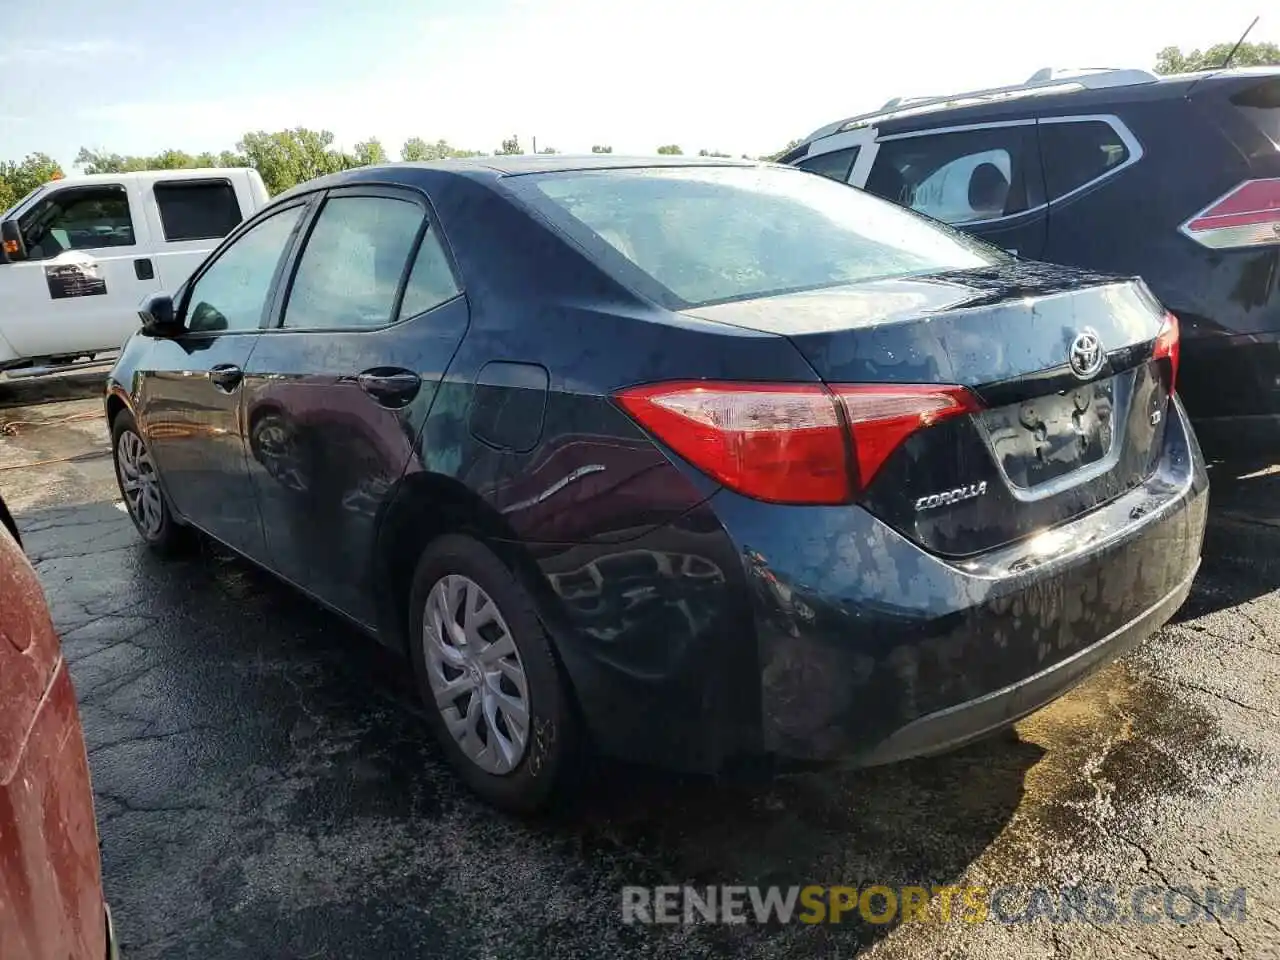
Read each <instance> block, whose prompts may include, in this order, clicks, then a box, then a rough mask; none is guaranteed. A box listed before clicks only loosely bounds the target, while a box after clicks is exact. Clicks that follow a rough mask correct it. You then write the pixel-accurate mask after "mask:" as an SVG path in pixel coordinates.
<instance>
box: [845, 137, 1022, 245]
mask: <svg viewBox="0 0 1280 960" xmlns="http://www.w3.org/2000/svg"><path fill="white" fill-rule="evenodd" d="M1034 133H1035V128H1034V127H1032V126H1031V125H1030V124H1022V125H1017V126H1009V127H989V128H986V129H980V130H963V131H958V132H955V133H936V134H927V135H925V136H912V137H903V138H901V139H897V140H885V141H882V142H881V144H880V150H879V152H877V154H876V161H875V164H874V166H872V168H871V175H870V176H869V177H868V179H867V187H866V188H867V190H869V191H870V192H872V193H874V194H876V195H877V196H881V197H884V198H885V199H886V200H892V201H893V202H894V203H900V204H902V205H903V206H904V207H910V208H911V209H912V210H918V211H919V212H920V213H924V214H928V215H929V216H931V217H934V218H936V219H938V220H944V221H946V222H947V223H957V224H959V223H976V222H981V221H983V220H995V219H997V218H999V217H1007V216H1009V215H1011V214H1015V213H1020V212H1022V211H1023V210H1026V209H1027V187H1026V178H1025V176H1024V173H1023V171H1024V170H1025V164H1026V161H1027V156H1028V155H1029V154H1030V151H1029V149H1028V144H1029V143H1030V137H1031V136H1033V135H1034Z"/></svg>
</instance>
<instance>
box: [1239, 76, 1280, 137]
mask: <svg viewBox="0 0 1280 960" xmlns="http://www.w3.org/2000/svg"><path fill="white" fill-rule="evenodd" d="M1231 102H1232V103H1234V104H1235V105H1236V109H1238V110H1239V111H1240V112H1241V113H1242V114H1244V116H1245V118H1246V119H1247V120H1248V121H1249V122H1250V123H1252V124H1253V125H1254V126H1255V127H1257V128H1258V129H1259V130H1260V131H1262V134H1263V136H1265V137H1266V138H1267V139H1268V140H1270V141H1271V142H1272V143H1274V144H1275V145H1276V146H1277V147H1280V79H1277V80H1268V81H1267V82H1266V83H1260V84H1258V86H1256V87H1250V88H1249V89H1248V90H1242V91H1240V92H1239V93H1237V94H1236V95H1235V96H1233V97H1232V98H1231Z"/></svg>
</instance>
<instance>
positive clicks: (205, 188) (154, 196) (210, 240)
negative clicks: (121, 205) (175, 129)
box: [142, 171, 256, 292]
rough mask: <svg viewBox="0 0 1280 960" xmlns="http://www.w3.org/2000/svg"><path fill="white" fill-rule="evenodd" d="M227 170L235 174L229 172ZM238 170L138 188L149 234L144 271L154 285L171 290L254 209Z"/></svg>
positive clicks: (176, 173)
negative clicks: (149, 253) (149, 250)
mask: <svg viewBox="0 0 1280 960" xmlns="http://www.w3.org/2000/svg"><path fill="white" fill-rule="evenodd" d="M232 174H237V175H236V176H234V177H233V176H232ZM238 174H239V172H238V171H228V176H226V177H199V178H191V177H184V176H182V175H181V172H180V171H174V176H173V177H172V178H167V179H163V180H156V181H154V182H153V183H149V184H147V185H146V186H144V187H143V188H142V189H143V191H144V193H145V194H146V195H147V196H146V199H147V200H148V201H149V202H147V203H146V204H145V210H146V213H147V218H148V226H149V228H150V231H151V235H152V236H153V237H154V238H155V244H154V253H153V256H152V257H151V258H150V263H149V264H148V266H149V272H151V273H152V275H153V276H154V277H155V286H156V289H157V290H165V291H169V292H172V291H174V290H177V289H178V287H180V286H181V285H182V284H183V282H184V281H185V280H186V279H187V278H188V277H189V276H191V274H192V272H194V271H195V269H196V267H198V266H200V264H201V263H202V262H203V261H204V258H205V257H206V256H208V255H209V251H211V250H213V249H214V248H215V247H216V246H217V245H218V244H219V243H221V242H222V238H223V237H225V236H227V235H228V234H230V233H231V231H232V230H234V229H235V228H236V227H238V226H239V225H240V222H241V221H242V220H243V219H244V218H245V217H246V216H247V215H250V214H252V213H253V211H254V210H255V208H256V207H255V204H254V202H253V198H252V197H251V196H250V195H249V191H248V188H247V183H246V178H245V177H243V176H240V175H238Z"/></svg>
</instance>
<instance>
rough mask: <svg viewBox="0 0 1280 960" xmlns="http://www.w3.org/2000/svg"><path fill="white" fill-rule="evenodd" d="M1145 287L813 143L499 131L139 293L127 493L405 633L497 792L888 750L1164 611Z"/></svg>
mask: <svg viewBox="0 0 1280 960" xmlns="http://www.w3.org/2000/svg"><path fill="white" fill-rule="evenodd" d="M1178 346H1179V342H1178V327H1177V323H1176V321H1175V320H1174V319H1173V318H1172V317H1171V316H1169V315H1168V314H1167V313H1166V312H1165V310H1164V309H1163V308H1162V307H1161V306H1160V305H1159V304H1158V303H1157V302H1156V300H1155V299H1154V298H1153V297H1152V295H1151V294H1150V293H1149V291H1148V290H1147V289H1146V287H1145V286H1144V285H1143V284H1142V282H1141V281H1139V280H1133V279H1123V278H1115V277H1110V276H1100V275H1096V274H1091V273H1084V272H1081V271H1079V270H1072V269H1066V268H1060V267H1054V266H1049V265H1046V264H1040V263H1029V262H1023V261H1019V260H1016V259H1014V258H1011V257H1009V256H1008V255H1006V254H1004V253H1002V252H999V251H997V250H994V249H992V248H990V247H988V246H985V245H983V244H981V243H979V242H976V241H974V240H971V239H968V238H966V237H964V236H962V235H961V234H958V233H956V232H953V231H951V230H950V229H949V228H946V227H944V226H941V225H939V224H937V223H935V222H933V221H930V220H927V219H925V218H922V217H920V216H917V215H915V214H913V213H910V212H908V211H905V210H902V209H900V208H898V207H896V206H894V205H892V204H889V203H887V202H884V201H881V200H878V199H876V198H874V197H872V196H869V195H866V194H864V193H862V192H860V191H858V190H855V189H851V188H849V187H847V186H843V185H840V184H836V183H833V182H831V181H829V180H826V179H824V178H821V177H816V176H813V175H811V174H808V173H805V172H803V171H799V170H794V169H789V168H782V167H775V166H771V165H767V164H751V163H739V162H733V161H720V160H714V161H706V162H699V161H690V160H688V159H685V158H672V159H669V160H662V159H658V160H654V159H645V160H637V161H625V160H621V159H619V158H616V157H612V156H609V157H597V158H593V159H573V158H565V157H510V158H509V157H501V158H488V159H481V160H473V161H457V162H444V163H439V164H426V165H416V164H397V165H394V166H384V167H373V168H364V169H360V170H354V171H350V172H347V173H343V174H338V175H335V176H331V177H326V178H323V179H320V180H315V181H312V182H310V183H308V184H305V185H303V186H301V187H299V188H296V189H294V190H292V191H290V192H289V193H286V194H284V195H283V196H281V197H279V198H278V199H277V200H276V201H275V202H274V203H272V204H271V205H270V206H269V207H268V208H266V209H264V210H263V211H261V212H260V213H258V214H257V215H256V216H255V217H253V218H252V219H251V220H249V221H247V222H246V223H245V224H243V225H242V226H241V227H240V228H238V229H237V230H236V231H235V232H234V233H233V234H232V235H231V236H229V237H228V238H227V239H226V240H225V241H224V242H223V243H222V245H221V246H220V247H219V248H218V249H217V250H216V251H214V253H213V254H211V255H210V257H209V258H208V260H207V261H206V262H205V263H204V264H203V265H202V266H201V267H200V269H198V270H197V271H196V272H195V274H194V275H193V276H192V278H191V279H190V280H189V281H188V282H187V283H186V284H185V285H184V286H183V287H182V289H180V290H178V291H177V292H176V293H175V294H174V295H173V296H172V297H158V298H156V299H154V300H152V301H151V302H149V303H148V304H147V306H146V308H145V309H144V311H143V327H142V329H141V330H140V331H139V332H138V333H137V334H136V335H135V336H134V337H133V338H132V339H131V340H130V341H129V343H128V344H127V345H126V347H125V349H124V351H123V353H122V355H121V357H120V359H119V362H118V363H117V365H116V367H115V370H114V371H113V373H112V375H111V377H110V380H109V384H108V393H107V398H106V407H107V415H108V418H109V420H110V423H111V434H112V439H113V449H114V453H115V462H116V466H117V474H118V478H119V482H120V489H121V493H122V495H123V498H124V501H125V503H126V505H127V506H128V510H129V514H130V516H131V517H132V518H133V520H134V523H135V524H136V525H137V528H138V530H139V532H140V533H141V535H142V537H143V538H144V539H145V540H146V541H147V542H148V543H149V544H151V545H152V546H154V547H155V548H157V549H159V550H162V551H168V550H172V549H174V548H176V547H178V546H179V545H180V544H181V543H182V542H183V541H184V540H185V539H187V538H188V537H189V536H190V534H191V533H192V532H193V531H196V530H198V531H202V532H203V533H204V534H206V535H208V536H210V537H213V538H215V539H217V540H219V541H221V542H222V543H224V544H226V545H227V546H229V547H231V548H232V549H233V550H235V551H238V552H239V553H241V554H243V555H244V556H246V557H248V558H249V559H250V560H252V561H253V562H255V563H258V564H260V565H262V566H264V567H266V568H267V569H269V570H271V571H273V572H274V573H276V574H278V575H279V576H280V577H281V578H283V579H285V580H287V581H288V582H290V583H292V584H293V585H295V586H296V587H298V588H300V589H301V590H303V591H305V592H307V593H308V594H310V595H311V596H312V597H314V598H315V599H317V600H318V601H320V602H321V603H323V604H325V605H327V606H328V607H330V608H332V609H333V610H335V611H337V612H339V613H340V614H342V615H343V616H345V617H347V618H349V619H350V620H352V621H353V622H354V623H356V624H358V625H359V626H360V627H362V628H363V629H364V630H366V631H367V632H369V633H371V634H373V635H375V636H376V637H378V638H379V639H381V640H382V641H383V642H385V643H387V644H390V645H391V646H393V647H396V648H398V649H401V650H403V651H405V652H406V653H407V655H408V656H409V658H410V659H411V661H412V664H413V668H414V674H415V676H416V678H417V683H418V686H419V687H420V690H421V693H422V696H423V698H424V700H425V701H426V703H427V705H428V714H429V716H430V717H431V722H432V725H433V726H434V728H435V732H436V734H437V735H438V737H439V739H440V742H441V744H442V745H443V749H444V751H445V753H446V754H447V756H448V757H449V759H450V760H451V762H452V763H453V764H454V765H455V766H456V767H457V769H458V771H459V772H460V773H461V775H462V776H463V777H464V778H465V779H466V781H467V782H468V783H469V784H470V785H471V786H472V787H473V788H474V789H475V790H476V791H477V792H478V793H480V794H481V795H482V796H484V797H485V798H487V799H488V800H489V801H490V802H493V803H496V804H499V805H504V806H507V807H511V808H519V809H531V808H536V807H539V806H543V805H545V804H547V803H548V802H550V801H551V800H552V799H553V797H555V796H556V795H557V793H558V791H559V790H560V789H561V788H562V787H563V786H564V785H565V784H566V783H568V782H569V779H570V777H569V775H570V773H571V771H572V770H573V769H574V766H575V764H574V760H575V758H576V757H577V756H579V755H580V751H582V749H583V748H584V747H586V746H587V745H591V746H592V747H594V748H595V749H598V750H601V751H604V752H606V753H610V754H614V755H620V756H623V757H626V758H630V759H634V760H641V761H653V762H658V763H661V764H664V765H667V766H674V767H678V768H682V769H688V770H701V771H712V772H714V771H722V770H725V769H727V768H729V767H731V766H733V765H736V764H738V763H740V762H743V761H750V762H758V761H759V760H760V759H761V758H772V759H776V760H778V761H783V762H786V761H801V762H805V763H808V762H826V761H834V760H841V761H846V762H854V763H866V764H871V763H881V762H886V761H890V760H895V759H898V758H902V757H908V756H915V755H920V754H925V753H930V752H934V751H938V750H943V749H947V748H950V747H953V746H957V745H959V744H962V743H965V742H967V741H970V740H972V739H975V738H977V737H980V736H983V735H985V734H987V733H989V732H991V731H994V730H998V729H1000V728H1002V727H1005V726H1007V725H1009V724H1010V723H1012V722H1013V721H1015V720H1016V719H1018V718H1019V717H1021V716H1023V715H1025V714H1027V713H1029V712H1031V711H1033V710H1035V709H1036V708H1038V707H1040V706H1041V705H1043V704H1045V703H1046V702H1048V701H1050V700H1051V699H1053V698H1054V697H1056V696H1058V695H1059V694H1061V693H1062V692H1064V691H1065V690H1066V689H1068V688H1069V687H1070V686H1071V685H1073V684H1074V683H1076V682H1077V681H1078V680H1079V679H1080V678H1082V677H1083V676H1085V675H1086V674H1087V673H1088V672H1089V671H1090V670H1091V669H1093V668H1095V667H1096V666H1098V665H1099V664H1100V663H1102V662H1104V661H1106V660H1107V659H1109V658H1112V657H1115V656H1117V655H1119V654H1120V653H1121V652H1123V651H1124V650H1125V649H1126V648H1128V647H1129V646H1131V645H1132V644H1134V643H1136V642H1138V641H1140V640H1141V639H1143V638H1144V637H1146V636H1147V635H1149V634H1150V633H1152V632H1153V631H1154V630H1156V629H1157V628H1159V627H1160V626H1161V625H1162V624H1163V623H1164V622H1165V621H1166V620H1167V619H1168V618H1169V617H1170V616H1171V615H1172V614H1173V612H1174V611H1175V610H1176V609H1177V608H1178V606H1179V605H1180V604H1181V603H1182V601H1183V599H1184V598H1185V597H1186V595H1187V592H1188V590H1189V588H1190V585H1191V580H1192V577H1193V575H1194V574H1195V571H1196V568H1197V566H1198V564H1199V555H1200V543H1201V536H1202V532H1203V528H1204V522H1205V510H1206V503H1207V488H1208V484H1207V480H1206V475H1205V472H1204V468H1203V464H1202V460H1201V456H1200V453H1199V449H1198V447H1197V445H1196V441H1195V438H1194V436H1193V434H1192V432H1191V430H1190V428H1189V427H1188V424H1187V419H1186V416H1185V415H1184V413H1183V410H1182V407H1181V405H1180V403H1179V401H1178V399H1177V396H1176V394H1175V392H1174V385H1175V381H1176V377H1177V373H1178Z"/></svg>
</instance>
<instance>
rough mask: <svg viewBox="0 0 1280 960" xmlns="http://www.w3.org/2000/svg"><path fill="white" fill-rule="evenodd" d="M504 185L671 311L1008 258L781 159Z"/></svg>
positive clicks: (541, 177)
mask: <svg viewBox="0 0 1280 960" xmlns="http://www.w3.org/2000/svg"><path fill="white" fill-rule="evenodd" d="M507 183H508V184H509V185H510V188H511V189H512V190H513V191H514V192H516V193H517V195H518V196H520V197H522V198H523V199H525V201H526V202H528V203H530V204H531V205H532V206H534V207H535V208H537V209H538V210H539V211H541V212H542V213H544V214H545V215H546V216H547V217H548V218H549V219H550V220H551V221H552V222H553V223H555V224H556V225H557V226H558V227H559V228H560V229H562V230H564V231H565V232H566V233H568V234H569V235H570V236H571V237H573V238H574V239H575V240H577V241H578V242H579V244H580V245H581V246H583V247H584V248H585V249H587V250H588V251H594V252H595V257H596V259H597V260H598V261H599V262H600V263H601V265H602V266H604V267H605V269H607V270H610V271H611V272H615V273H616V274H617V275H618V277H619V279H621V280H623V282H631V283H633V285H635V286H636V288H637V289H641V290H642V292H644V293H645V294H646V295H649V296H651V297H653V298H654V299H656V300H658V302H661V303H664V304H668V305H671V306H673V307H674V308H675V309H682V308H684V307H687V306H691V305H694V304H706V303H712V302H716V301H724V300H737V299H747V298H750V297H762V296H770V295H774V294H780V293H786V292H790V291H796V290H806V289H816V288H820V287H829V286H836V285H839V284H844V283H854V282H858V281H863V280H871V279H879V278H887V277H901V276H907V275H912V274H922V273H934V272H938V271H942V270H958V269H963V268H966V267H978V266H985V265H989V264H992V263H995V262H998V261H1000V260H1001V259H1002V258H1003V254H1000V253H998V252H996V251H994V250H992V249H991V248H989V247H987V246H986V245H985V244H980V243H977V242H975V241H973V240H970V239H968V238H966V237H964V236H963V235H961V234H959V233H956V232H955V231H952V230H948V229H946V228H944V227H940V226H938V225H935V224H932V223H930V222H929V221H927V220H924V219H922V218H919V217H916V216H913V215H911V214H910V213H907V212H905V211H903V210H900V209H898V208H897V207H894V206H893V205H891V204H887V203H884V202H883V201H881V200H879V199H877V198H875V197H871V196H868V195H867V194H865V193H863V192H862V191H860V190H853V189H850V188H849V187H848V186H846V185H843V184H838V183H833V182H832V181H830V180H828V179H826V178H824V177H814V176H809V175H808V174H806V173H804V172H802V171H800V170H795V169H791V168H785V167H746V166H743V167H728V166H726V167H664V168H634V169H616V170H600V171H583V172H573V173H556V174H537V175H526V176H521V177H511V178H509V179H508V180H507ZM619 257H620V258H621V260H619V259H618V258H619ZM628 264H629V265H630V266H629V267H628V266H627V265H628ZM636 270H638V271H639V274H638V275H637V274H636V273H635V271H636ZM645 278H647V280H646V279H645ZM655 283H656V284H657V287H656V288H655V287H654V286H653V284H655Z"/></svg>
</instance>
